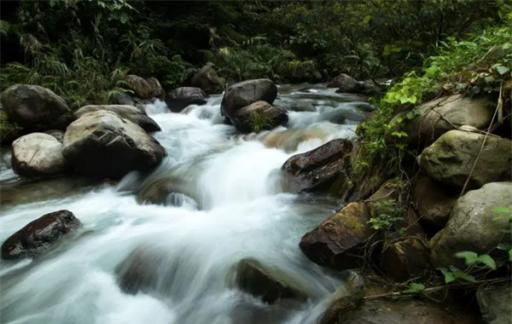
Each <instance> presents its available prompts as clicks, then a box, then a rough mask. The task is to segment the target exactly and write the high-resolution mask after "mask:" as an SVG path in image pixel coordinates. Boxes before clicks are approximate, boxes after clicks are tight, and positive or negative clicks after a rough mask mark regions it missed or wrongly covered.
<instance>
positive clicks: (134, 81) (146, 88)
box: [126, 74, 163, 99]
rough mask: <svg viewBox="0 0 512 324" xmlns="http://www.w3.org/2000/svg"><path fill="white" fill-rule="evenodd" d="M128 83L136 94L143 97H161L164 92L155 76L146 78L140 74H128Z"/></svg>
mask: <svg viewBox="0 0 512 324" xmlns="http://www.w3.org/2000/svg"><path fill="white" fill-rule="evenodd" d="M126 83H127V85H128V88H129V89H131V90H132V91H133V92H134V93H135V95H136V96H137V97H139V98H141V99H151V98H154V97H160V96H161V95H162V94H163V89H162V86H161V85H160V82H158V80H157V79H155V78H149V79H144V78H142V77H140V76H138V75H134V74H129V75H127V76H126Z"/></svg>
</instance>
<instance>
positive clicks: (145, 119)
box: [75, 105, 161, 132]
mask: <svg viewBox="0 0 512 324" xmlns="http://www.w3.org/2000/svg"><path fill="white" fill-rule="evenodd" d="M99 110H105V111H110V112H113V113H115V114H117V115H119V117H122V118H126V119H128V120H129V121H131V122H133V123H135V124H137V125H139V126H140V127H141V128H142V129H144V130H145V131H146V132H157V131H160V130H161V129H160V126H158V124H157V123H156V122H155V121H154V120H153V119H151V118H150V117H149V116H148V115H146V113H144V112H143V111H141V110H140V109H138V108H137V107H135V106H131V105H87V106H83V107H82V108H80V109H78V110H77V111H75V117H76V118H80V117H82V116H83V115H85V114H86V113H89V112H93V111H99Z"/></svg>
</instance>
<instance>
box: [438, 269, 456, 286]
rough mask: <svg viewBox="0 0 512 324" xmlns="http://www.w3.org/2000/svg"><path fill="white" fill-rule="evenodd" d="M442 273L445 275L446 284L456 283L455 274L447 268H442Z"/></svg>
mask: <svg viewBox="0 0 512 324" xmlns="http://www.w3.org/2000/svg"><path fill="white" fill-rule="evenodd" d="M440 270H441V272H442V273H443V276H444V283H447V284H449V283H452V282H454V281H455V279H456V278H455V275H454V274H453V272H451V271H450V270H448V269H446V268H441V269H440Z"/></svg>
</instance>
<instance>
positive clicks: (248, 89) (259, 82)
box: [221, 79, 277, 122]
mask: <svg viewBox="0 0 512 324" xmlns="http://www.w3.org/2000/svg"><path fill="white" fill-rule="evenodd" d="M276 96H277V87H276V85H275V84H274V82H272V81H271V80H269V79H256V80H247V81H243V82H239V83H235V84H233V85H230V86H229V87H228V88H227V90H226V92H225V93H224V97H223V98H222V103H221V111H222V114H223V115H224V116H226V117H227V118H228V119H229V120H231V121H232V122H233V119H234V117H235V115H236V113H237V111H238V110H240V108H242V107H245V106H248V105H250V104H252V103H253V102H256V101H260V100H262V101H266V102H268V103H269V104H272V103H273V102H274V100H275V99H276Z"/></svg>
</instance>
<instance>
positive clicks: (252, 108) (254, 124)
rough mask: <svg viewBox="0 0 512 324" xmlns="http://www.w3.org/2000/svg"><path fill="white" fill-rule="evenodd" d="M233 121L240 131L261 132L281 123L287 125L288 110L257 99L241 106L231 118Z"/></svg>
mask: <svg viewBox="0 0 512 324" xmlns="http://www.w3.org/2000/svg"><path fill="white" fill-rule="evenodd" d="M231 122H232V123H233V125H234V126H235V127H236V129H238V130H239V131H240V132H243V133H250V132H260V131H262V130H270V129H273V128H275V127H277V126H279V125H286V123H287V122H288V114H287V113H286V110H284V109H281V108H277V107H274V106H272V105H271V104H269V103H268V102H265V101H256V102H253V103H252V104H250V105H248V106H245V107H242V108H240V109H239V110H238V111H237V112H236V113H235V114H234V116H232V118H231Z"/></svg>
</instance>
